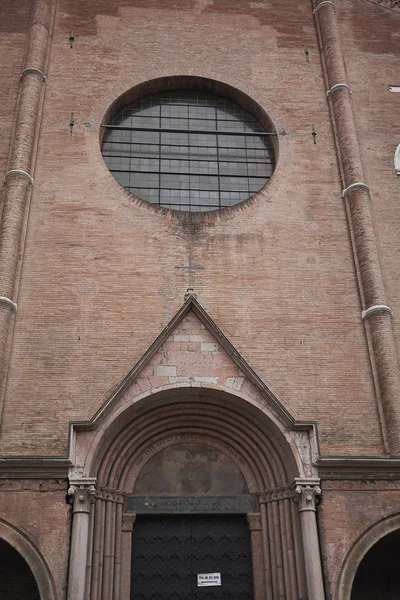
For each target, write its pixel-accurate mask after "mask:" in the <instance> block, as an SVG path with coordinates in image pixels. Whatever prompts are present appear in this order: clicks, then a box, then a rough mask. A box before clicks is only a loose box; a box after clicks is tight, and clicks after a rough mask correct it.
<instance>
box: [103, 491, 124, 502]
mask: <svg viewBox="0 0 400 600" xmlns="http://www.w3.org/2000/svg"><path fill="white" fill-rule="evenodd" d="M97 498H99V499H100V500H108V501H109V502H115V503H116V504H123V502H124V494H123V492H120V491H119V490H114V489H112V488H106V487H101V488H98V489H97Z"/></svg>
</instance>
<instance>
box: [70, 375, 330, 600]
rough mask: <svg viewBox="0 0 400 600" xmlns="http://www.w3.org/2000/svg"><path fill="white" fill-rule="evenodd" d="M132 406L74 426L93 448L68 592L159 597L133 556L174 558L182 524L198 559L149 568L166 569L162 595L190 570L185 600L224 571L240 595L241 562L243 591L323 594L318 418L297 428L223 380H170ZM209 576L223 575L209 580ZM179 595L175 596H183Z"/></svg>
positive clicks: (79, 486)
mask: <svg viewBox="0 0 400 600" xmlns="http://www.w3.org/2000/svg"><path fill="white" fill-rule="evenodd" d="M127 404H128V406H127V405H125V407H124V410H120V409H119V410H118V411H116V414H115V415H114V416H113V415H110V416H108V415H106V418H107V419H108V421H106V420H105V422H102V423H101V422H100V423H99V425H98V426H97V429H96V428H95V427H94V426H93V425H92V424H90V430H89V431H88V430H87V429H84V430H83V431H82V435H81V434H80V433H79V432H77V433H76V434H75V435H76V444H75V448H76V450H75V457H76V460H79V457H80V456H86V459H85V461H86V462H85V465H84V466H83V468H82V470H81V473H82V475H80V476H79V477H76V478H75V477H74V474H73V476H72V477H71V478H70V483H71V488H70V494H71V496H72V497H73V502H74V504H73V511H74V520H73V530H72V542H71V562H70V586H69V598H70V599H71V600H72V598H74V600H76V598H79V599H81V598H82V599H83V598H84V597H85V598H90V600H92V599H96V600H106V599H107V600H110V599H113V600H114V599H118V600H132V598H139V597H140V598H144V599H145V600H149V599H151V600H152V598H155V597H160V590H159V589H158V590H155V591H154V592H153V593H152V594H150V595H146V591H145V592H144V595H143V590H145V587H146V586H145V583H143V581H142V582H140V580H141V579H143V577H142V574H140V573H141V572H142V569H141V568H137V569H136V570H135V565H134V566H133V568H132V565H133V563H134V562H135V561H136V562H137V561H139V562H140V560H143V555H146V553H147V558H148V560H147V561H146V562H147V563H149V562H150V563H155V562H156V561H159V563H160V562H162V560H161V558H160V557H162V555H163V554H165V555H168V556H170V555H171V548H168V544H169V543H171V541H168V540H175V541H176V538H177V536H176V535H175V533H174V531H173V529H174V527H175V529H176V530H178V529H179V531H182V536H181V540H180V541H179V540H178V541H179V544H178V545H181V544H183V545H185V544H187V547H188V552H187V553H186V554H185V553H184V555H183V556H180V557H179V556H178V557H177V560H178V563H179V561H181V562H180V564H181V565H182V564H183V563H184V562H185V557H189V559H190V561H191V562H192V563H193V564H192V566H191V569H189V571H188V572H187V573H185V572H184V568H183V567H182V569H181V570H180V572H178V571H177V570H176V568H175V567H174V568H172V567H171V565H169V566H168V565H163V569H164V571H163V572H162V573H161V572H155V571H154V569H153V571H152V572H149V573H148V574H147V575H146V577H147V581H151V582H153V579H154V577H156V576H157V577H160V586H161V589H162V591H163V597H164V596H165V593H166V592H165V589H166V586H171V581H172V579H174V578H175V579H176V580H177V582H178V585H179V580H180V579H183V580H185V579H186V580H187V582H189V583H188V585H189V587H190V591H189V592H184V593H183V596H182V594H181V597H185V600H187V599H189V598H190V599H197V598H201V597H207V598H209V597H213V598H214V597H215V598H216V597H217V596H216V594H214V593H213V594H212V595H211V592H210V590H212V591H213V592H217V591H218V589H217V587H219V582H220V581H221V586H220V589H219V591H222V588H223V587H224V586H225V589H224V590H223V592H224V594H223V596H222V597H225V598H227V599H229V600H236V599H237V598H238V596H237V593H236V596H235V595H230V594H231V592H230V591H229V585H231V590H232V589H234V587H235V583H234V582H233V580H232V577H231V573H232V572H233V571H241V572H242V575H243V581H245V580H246V581H247V588H246V589H244V588H243V589H242V594H241V596H240V597H241V598H254V599H255V600H266V599H267V598H279V597H281V598H285V600H305V599H308V600H321V599H322V597H323V592H321V587H322V586H321V582H322V578H321V572H320V565H319V563H318V562H317V561H316V560H315V558H314V557H315V556H318V554H319V548H318V537H317V529H316V522H315V496H316V495H318V494H319V493H320V490H319V487H318V479H315V475H314V478H313V473H312V465H311V462H307V461H308V460H309V457H310V456H311V454H310V441H309V439H310V438H309V437H308V436H309V432H310V429H309V427H308V429H307V428H306V427H304V429H302V430H300V428H299V430H298V431H294V429H293V433H290V429H289V428H288V425H287V424H285V425H283V424H281V423H280V422H279V418H278V417H277V415H276V413H275V414H273V413H272V414H268V410H267V409H266V410H265V411H264V410H261V407H262V406H263V405H262V404H261V403H255V402H254V398H253V399H252V398H251V397H249V400H246V399H244V398H243V397H241V396H239V395H235V394H232V393H231V392H229V393H228V392H227V391H225V390H223V389H218V388H217V387H213V388H207V387H206V386H199V387H194V386H193V387H183V386H182V387H176V386H175V387H168V388H165V389H163V390H160V391H157V392H155V393H153V394H150V395H148V396H142V398H141V399H140V400H139V401H136V402H132V401H130V402H129V403H127ZM92 431H94V433H93V434H92ZM295 440H296V441H295ZM298 448H301V452H302V454H300V452H298ZM303 457H304V458H303ZM303 460H305V463H303ZM305 464H306V465H307V467H306V468H305ZM76 472H77V470H75V473H76ZM91 501H92V502H91ZM136 526H137V530H136V532H135V527H136ZM157 529H158V531H157ZM164 530H165V535H164V533H162V535H161V534H160V531H161V532H163V531H164ZM208 530H209V531H210V535H208V534H206V535H204V531H208ZM144 532H145V533H144ZM163 537H165V539H166V541H165V540H164V541H163V540H162V539H161V538H163ZM178 537H179V536H178ZM83 538H86V539H87V544H88V552H87V554H86V550H85V549H84V547H83V546H82V543H81V541H82V539H83ZM206 538H207V539H206ZM222 539H224V540H225V541H224V544H225V549H224V548H222V549H221V540H222ZM152 540H153V541H152ZM160 540H161V541H160ZM140 543H141V544H142V550H140V548H139V550H138V545H140ZM159 543H160V544H161V546H160V547H159V549H158V550H157V548H155V546H156V545H157V544H159ZM172 543H174V541H172ZM207 544H208V548H207ZM241 544H242V545H241ZM143 548H144V550H143ZM305 548H307V552H306V553H305V552H304V550H305ZM310 548H312V552H310ZM216 549H217V550H216ZM236 550H237V551H238V552H237V554H238V556H235V551H236ZM138 554H139V555H141V556H138ZM175 554H177V553H175ZM85 555H86V556H87V557H88V558H87V563H84V562H82V559H84V556H85ZM310 557H311V558H310ZM225 560H226V562H224V561H225ZM229 562H230V564H229ZM305 563H306V564H305ZM244 565H245V566H244ZM153 566H154V565H153V564H151V565H150V567H151V568H153ZM169 567H171V568H169ZM171 569H172V572H173V573H172V574H173V577H172V579H171V576H170V575H171ZM150 570H151V569H150ZM203 571H204V572H203ZM135 573H136V574H135ZM138 574H139V575H138ZM199 576H202V578H203V582H204V581H205V582H206V583H209V582H210V578H211V580H212V579H213V578H216V580H217V581H218V583H217V584H216V585H215V586H207V585H204V587H203V586H202V585H199V584H200V583H201V578H200V577H199ZM163 578H164V579H163ZM202 587H203V590H207V587H208V588H209V589H208V592H207V593H206V596H201V595H198V594H199V593H201V588H202ZM232 593H233V592H232ZM171 594H172V595H170V596H168V598H169V599H170V600H173V599H174V598H178V597H179V595H175V596H174V594H173V590H172V592H171ZM165 597H167V596H165Z"/></svg>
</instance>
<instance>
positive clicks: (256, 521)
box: [247, 513, 261, 531]
mask: <svg viewBox="0 0 400 600" xmlns="http://www.w3.org/2000/svg"><path fill="white" fill-rule="evenodd" d="M247 522H248V524H249V530H250V531H261V514H260V513H247Z"/></svg>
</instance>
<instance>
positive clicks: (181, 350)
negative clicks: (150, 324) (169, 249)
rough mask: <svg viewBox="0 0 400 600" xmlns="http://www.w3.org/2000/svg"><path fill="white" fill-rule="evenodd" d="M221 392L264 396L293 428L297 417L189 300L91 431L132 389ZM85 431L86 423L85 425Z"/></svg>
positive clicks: (112, 397)
mask: <svg viewBox="0 0 400 600" xmlns="http://www.w3.org/2000/svg"><path fill="white" fill-rule="evenodd" d="M202 384H205V385H207V386H213V385H215V386H219V387H222V388H224V389H228V390H229V389H231V390H232V391H233V392H240V391H242V390H246V392H247V393H250V394H253V395H257V393H259V394H261V396H262V397H264V398H265V399H266V400H267V401H268V404H269V406H270V408H271V409H272V410H273V411H274V412H275V413H276V415H277V416H278V417H279V418H280V420H282V422H284V423H285V424H286V425H288V426H289V427H291V426H293V425H294V424H295V419H294V417H293V416H292V415H291V414H290V412H289V411H288V410H287V409H286V408H285V407H284V405H283V404H282V403H281V402H280V401H279V400H278V398H277V397H276V395H275V394H274V393H273V392H272V390H271V389H270V388H269V387H268V386H267V385H266V384H265V383H264V382H263V381H262V380H261V379H260V377H258V375H257V374H256V373H255V371H254V370H253V369H252V368H251V367H250V366H249V364H248V363H247V362H246V361H245V360H244V358H243V357H242V356H241V355H240V353H239V352H238V351H237V350H236V348H235V347H234V346H233V345H232V343H231V342H230V341H229V340H228V338H227V337H226V336H225V335H224V334H223V333H222V331H221V330H220V329H219V328H218V326H217V325H216V324H215V323H214V321H213V320H212V319H211V317H210V316H209V315H208V313H207V312H206V311H205V309H204V308H203V307H202V306H201V304H200V303H199V302H198V301H197V300H196V299H195V298H194V296H190V297H189V298H188V299H187V300H186V302H185V303H184V304H183V306H182V307H181V308H180V309H179V310H178V312H177V313H176V314H175V316H174V317H173V318H172V320H171V321H170V322H169V323H168V325H167V326H166V327H165V328H164V330H163V331H162V332H161V334H160V335H159V336H158V337H157V339H156V340H155V341H154V342H153V343H152V344H151V346H150V347H149V348H148V350H147V351H146V352H145V353H144V354H143V356H142V357H141V358H140V359H139V361H138V362H137V363H136V364H135V366H134V367H133V368H132V369H131V370H130V371H129V373H128V374H127V375H126V377H124V379H123V380H122V381H120V382H119V383H118V385H117V386H116V388H115V389H114V391H113V392H112V393H111V394H110V396H109V397H108V398H107V399H106V401H105V402H104V403H103V405H102V406H101V407H100V408H99V410H98V411H97V412H96V413H95V415H94V416H93V418H92V419H91V420H90V421H88V422H87V423H85V424H86V425H87V426H90V424H92V425H94V424H96V423H99V422H101V421H102V420H103V419H104V417H105V415H106V414H107V413H108V412H110V411H112V410H113V407H115V405H116V404H118V399H119V398H120V397H121V395H123V394H124V392H126V390H127V389H128V388H129V387H132V386H134V388H135V390H131V394H130V395H132V392H135V391H136V392H137V393H139V394H140V393H141V392H143V391H144V390H146V389H147V388H148V386H149V385H151V387H152V388H153V389H159V388H162V387H165V386H168V385H176V386H182V385H189V386H193V385H194V386H198V387H201V386H202ZM81 425H83V423H81Z"/></svg>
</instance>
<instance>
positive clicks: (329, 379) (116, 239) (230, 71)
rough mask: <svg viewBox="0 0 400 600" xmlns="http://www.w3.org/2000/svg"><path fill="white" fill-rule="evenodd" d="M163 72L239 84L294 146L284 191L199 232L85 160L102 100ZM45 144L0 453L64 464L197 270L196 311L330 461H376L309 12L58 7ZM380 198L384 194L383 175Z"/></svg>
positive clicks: (169, 5) (94, 153) (368, 385)
mask: <svg viewBox="0 0 400 600" xmlns="http://www.w3.org/2000/svg"><path fill="white" fill-rule="evenodd" d="M346 7H347V8H351V5H349V4H346V6H345V8H346ZM357 7H358V8H357V9H358V10H360V11H364V12H367V13H368V11H374V10H375V8H374V7H372V8H371V7H370V5H369V3H361V2H358V4H357ZM347 8H346V10H347ZM379 10H382V9H379ZM384 18H386V17H384ZM395 18H397V15H396V17H395ZM363 22H368V19H367V18H366V19H365V20H364V21H363ZM385 22H386V21H385ZM355 25H356V23H354V24H353V25H352V26H354V27H355ZM370 27H371V28H372V27H374V28H375V27H376V19H371V23H370ZM70 30H73V31H74V34H75V37H76V40H75V45H74V48H73V49H70V47H69V41H68V38H69V32H70ZM304 44H307V46H308V47H309V50H310V55H309V56H310V61H309V62H307V61H306V56H305V54H304V47H303V46H304ZM374 52H376V51H374ZM358 53H359V54H360V56H361V57H366V58H363V60H362V64H363V66H364V67H365V68H366V67H367V66H368V65H367V63H368V56H369V53H368V52H367V49H366V48H365V47H364V48H359V49H358ZM351 59H353V56H352V55H351V54H350V56H349V60H350V61H351ZM353 60H354V59H353ZM357 60H358V59H357ZM379 64H381V63H379ZM372 67H373V68H375V67H376V65H375V64H374V65H372V66H371V69H372ZM348 68H349V73H350V75H351V79H352V81H351V84H352V85H354V80H355V79H357V83H356V85H359V86H362V85H363V81H364V80H365V75H364V73H359V70H357V66H348ZM173 73H192V74H202V75H204V76H207V75H208V76H209V77H215V78H217V79H221V80H222V81H226V82H228V83H232V84H235V85H237V86H238V87H240V88H241V89H242V90H244V91H247V93H249V95H250V96H254V97H256V99H257V100H258V101H259V103H260V104H261V105H262V106H265V107H267V108H268V107H271V114H272V113H273V114H274V115H275V116H276V118H277V119H278V120H280V121H279V122H280V123H282V124H284V127H285V130H286V131H287V134H288V135H287V136H285V141H284V142H282V143H284V144H286V146H287V150H286V151H285V153H284V155H281V158H280V163H279V165H278V168H279V169H280V175H279V177H280V178H279V180H277V183H276V184H274V183H273V182H271V186H270V188H269V189H268V188H267V189H266V190H265V193H264V194H263V193H262V194H259V195H258V196H257V197H256V198H255V199H254V201H253V202H251V203H248V204H246V205H243V208H242V209H240V210H236V211H232V212H231V213H226V215H225V216H224V217H223V218H211V219H209V220H206V221H205V222H200V223H197V224H196V225H195V226H192V227H189V226H188V225H187V223H186V224H185V223H184V222H183V221H182V220H180V219H179V218H175V217H171V218H169V217H166V216H165V215H164V214H155V213H154V211H152V210H151V209H150V208H149V207H147V206H143V205H140V206H138V205H135V204H134V203H133V202H132V201H131V200H130V199H128V198H126V197H124V195H123V194H122V195H121V194H116V193H114V187H115V186H114V187H113V185H112V184H111V183H110V184H109V185H108V183H107V182H108V181H111V180H110V176H109V175H108V174H107V171H106V169H105V166H104V164H103V163H102V159H101V156H100V154H99V151H98V148H97V149H95V148H94V146H93V138H94V137H96V136H97V127H98V125H99V121H98V115H99V114H100V113H101V110H100V109H102V107H103V105H104V104H105V99H107V105H108V99H110V102H111V101H112V99H114V98H115V97H117V96H118V95H119V94H120V93H122V91H124V89H126V88H127V87H130V86H133V85H135V84H136V83H138V82H140V81H145V80H146V79H149V78H152V77H154V76H155V75H161V74H164V75H168V74H173ZM3 85H4V83H3ZM359 102H361V101H359ZM362 102H363V103H364V104H367V103H366V102H365V96H363V99H362ZM390 102H393V101H392V100H390ZM107 105H106V106H107ZM365 110H367V109H365ZM371 111H372V109H371ZM71 112H74V113H75V120H76V127H75V129H74V133H73V134H72V135H70V133H69V127H68V122H69V115H70V113H71ZM84 122H87V123H88V124H89V125H90V127H89V126H85V125H84ZM312 123H314V124H315V127H316V131H317V144H316V145H314V143H313V138H312V135H311V127H312ZM40 136H41V137H40V143H39V153H38V161H37V168H36V173H35V178H36V183H35V188H34V194H33V198H32V205H31V211H30V218H29V226H28V232H27V241H26V248H25V258H24V265H23V271H22V277H21V284H20V289H19V297H18V303H19V309H18V315H17V323H16V328H15V334H14V340H13V350H12V360H11V367H10V371H9V379H8V388H7V395H6V402H5V409H4V422H3V430H2V437H1V440H0V445H1V447H0V451H1V452H3V453H12V454H32V453H45V454H59V453H64V452H65V451H66V445H67V433H68V421H69V420H70V419H86V418H89V417H90V416H92V415H93V413H94V412H95V410H96V409H97V408H98V407H99V405H100V401H101V399H102V398H103V397H104V394H105V392H106V390H108V389H109V388H110V387H111V386H113V385H114V384H115V382H116V381H118V380H119V379H121V378H122V377H123V376H124V375H125V374H126V373H127V371H128V370H129V368H130V367H131V366H132V365H133V364H134V363H135V362H136V361H137V360H138V358H139V357H140V356H141V355H142V353H143V352H144V351H145V350H146V349H147V347H148V346H149V344H150V343H151V342H152V341H153V339H154V338H155V337H156V336H157V335H158V334H159V332H160V331H161V329H162V328H163V327H164V326H165V325H166V323H167V322H168V321H169V319H170V318H171V317H172V316H173V314H174V312H175V311H176V310H177V309H178V308H179V306H180V305H181V303H182V302H183V295H184V292H185V290H186V287H187V285H188V280H187V276H186V275H185V274H184V272H183V271H182V270H179V269H176V266H178V265H183V264H186V262H187V259H188V255H189V253H191V254H192V257H193V262H194V263H195V264H198V265H202V266H203V267H204V270H203V271H201V272H200V273H197V274H196V275H195V278H194V287H195V291H196V292H197V294H198V300H199V301H200V302H201V303H202V305H203V306H204V307H205V308H206V310H207V311H208V312H209V313H210V315H211V316H212V318H213V319H214V320H215V321H216V323H217V324H218V326H220V328H221V329H222V330H223V332H224V333H225V334H226V335H227V336H228V337H229V339H230V340H231V341H232V343H233V344H234V345H235V346H236V347H237V349H238V350H239V351H240V352H241V353H242V355H243V356H244V358H245V359H246V360H247V361H248V362H249V363H250V365H251V366H252V367H253V368H254V369H255V370H256V372H257V373H258V374H259V375H260V377H261V378H262V379H264V381H265V382H266V383H267V384H268V385H269V386H270V387H271V388H272V389H273V390H274V392H275V393H276V395H277V396H278V398H279V400H280V401H281V402H282V403H283V404H284V405H285V406H286V407H287V409H288V410H290V411H291V412H292V414H293V415H294V416H295V417H297V418H299V419H316V420H317V421H318V426H319V434H320V442H321V449H322V452H323V453H324V454H358V453H360V454H380V453H382V451H383V448H382V442H381V435H380V429H379V423H378V419H377V411H376V406H375V398H374V391H373V386H372V380H371V373H370V365H369V360H368V355H367V351H366V344H365V336H364V331H363V327H362V324H361V319H360V306H359V299H358V295H357V289H356V282H355V277H354V269H353V263H352V256H351V251H350V243H349V239H348V233H347V226H346V219H345V214H344V209H343V203H342V200H341V197H340V190H341V186H340V181H339V177H338V172H337V165H336V156H335V149H334V145H333V138H332V133H331V127H330V121H329V116H328V111H327V104H326V98H325V86H324V83H323V80H322V74H321V65H320V58H319V52H318V47H317V40H316V34H315V29H314V23H313V17H312V12H311V8H310V5H309V4H308V3H307V2H306V3H299V2H297V1H296V2H295V1H294V0H282V1H281V2H279V3H276V2H267V3H261V2H260V3H243V2H242V1H239V0H231V1H224V0H216V1H215V2H213V3H211V2H206V1H200V0H199V1H196V2H195V1H193V2H187V1H186V0H185V1H184V2H183V1H182V2H178V1H172V0H171V1H167V0H165V1H164V2H162V3H160V2H155V1H152V0H140V1H139V0H129V1H128V0H124V1H123V2H119V3H110V2H109V1H107V2H106V1H93V2H90V3H84V4H83V3H82V2H80V1H78V0H60V1H59V3H58V9H57V14H56V23H55V31H54V36H53V43H52V51H51V59H50V67H49V73H48V82H47V88H46V101H45V108H44V119H43V124H42V128H41V133H40ZM96 143H97V142H96ZM371 161H372V159H371ZM372 162H373V161H372ZM107 178H108V179H107ZM389 180H390V182H389ZM278 182H279V185H278ZM380 183H381V184H382V185H385V186H386V187H387V185H388V184H389V183H391V184H393V185H394V183H393V181H392V178H391V174H390V173H389V172H386V170H385V168H382V171H381V180H380ZM390 197H391V198H392V199H393V200H392V202H394V200H395V195H394V194H392V195H391V196H390ZM390 227H392V226H391V225H390ZM393 227H394V226H393ZM392 231H393V230H392ZM385 256H386V255H385ZM16 406H18V410H16ZM21 431H23V432H24V435H23V436H21V435H20V432H21Z"/></svg>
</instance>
